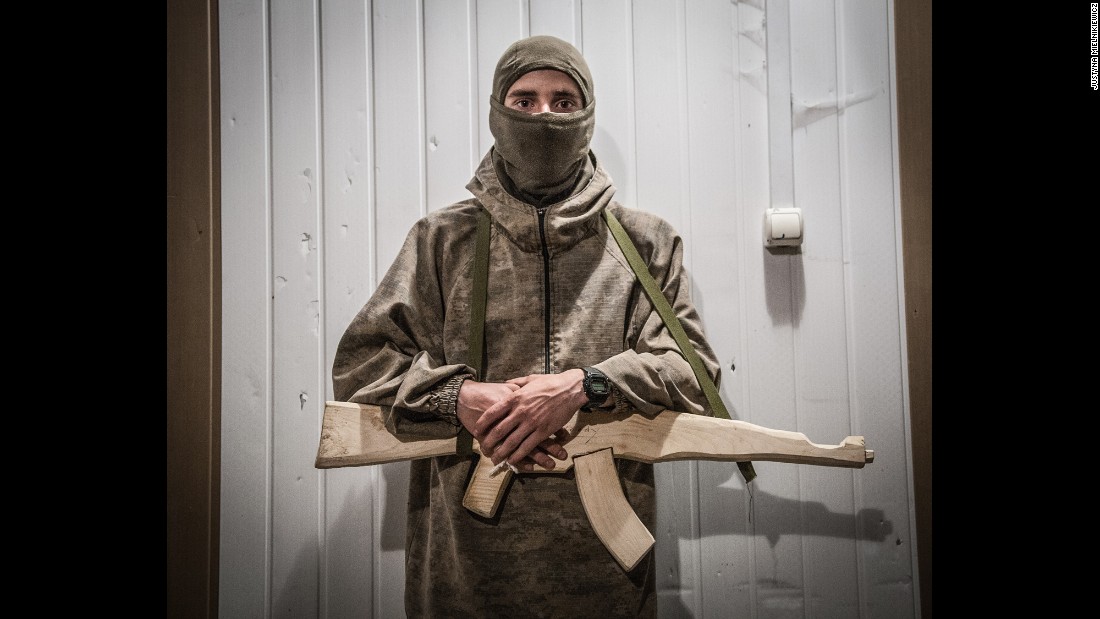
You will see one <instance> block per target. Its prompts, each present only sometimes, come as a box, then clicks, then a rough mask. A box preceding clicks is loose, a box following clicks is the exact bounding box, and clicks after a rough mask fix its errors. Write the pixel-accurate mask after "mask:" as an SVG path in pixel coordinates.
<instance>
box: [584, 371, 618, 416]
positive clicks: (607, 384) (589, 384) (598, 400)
mask: <svg viewBox="0 0 1100 619" xmlns="http://www.w3.org/2000/svg"><path fill="white" fill-rule="evenodd" d="M582 370H583V371H584V395H586V396H588V403H587V404H585V405H584V406H582V407H581V410H582V411H590V410H592V409H593V408H595V407H597V406H599V405H601V404H603V403H604V402H606V401H607V396H609V395H611V381H610V380H608V378H607V376H606V375H604V373H603V372H601V371H599V370H597V369H596V368H582Z"/></svg>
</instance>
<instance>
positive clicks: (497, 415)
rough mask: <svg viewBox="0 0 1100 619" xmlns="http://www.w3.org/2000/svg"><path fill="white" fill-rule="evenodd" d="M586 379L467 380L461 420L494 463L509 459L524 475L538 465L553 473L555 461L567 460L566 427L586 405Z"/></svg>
mask: <svg viewBox="0 0 1100 619" xmlns="http://www.w3.org/2000/svg"><path fill="white" fill-rule="evenodd" d="M583 378H584V373H583V372H582V371H581V370H578V369H573V370H567V371H565V372H562V373H561V374H531V375H529V376H523V377H520V378H513V379H511V380H508V381H505V382H503V383H480V382H477V381H474V380H466V381H464V382H463V383H462V388H461V389H460V390H459V392H458V419H459V421H461V422H462V425H463V426H465V428H466V429H467V430H469V432H470V434H472V435H473V437H474V438H476V439H477V441H478V445H479V447H480V449H481V453H482V454H483V455H486V456H488V457H489V458H490V459H491V460H492V461H493V464H500V463H501V462H503V461H504V460H507V461H508V462H509V463H510V464H512V465H513V466H515V467H516V468H518V469H519V470H521V471H531V470H533V469H534V465H535V464H538V465H540V466H542V467H544V468H548V469H552V468H554V464H555V463H554V460H553V458H557V459H558V460H564V459H565V458H567V457H568V453H567V452H566V451H565V447H563V446H562V443H563V442H565V440H566V439H567V438H568V436H566V432H565V430H564V429H563V428H564V426H565V424H566V423H567V422H568V421H569V420H570V419H571V418H572V417H573V415H574V414H575V413H576V412H577V410H578V409H579V408H580V407H581V406H582V405H583V404H584V403H585V402H586V401H587V398H586V397H585V395H584V389H583V387H582V386H581V382H582V380H583ZM551 456H553V458H551Z"/></svg>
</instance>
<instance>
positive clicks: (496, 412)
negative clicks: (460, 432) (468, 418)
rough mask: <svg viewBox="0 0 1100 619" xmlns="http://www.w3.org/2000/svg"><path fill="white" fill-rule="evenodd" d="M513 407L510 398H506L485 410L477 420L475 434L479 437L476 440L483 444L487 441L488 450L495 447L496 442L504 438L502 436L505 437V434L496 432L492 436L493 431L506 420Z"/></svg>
mask: <svg viewBox="0 0 1100 619" xmlns="http://www.w3.org/2000/svg"><path fill="white" fill-rule="evenodd" d="M513 405H514V401H513V400H512V399H511V398H508V397H506V398H504V399H503V400H501V401H499V402H497V403H496V404H493V405H492V406H490V407H489V408H487V409H485V412H484V413H482V414H481V417H479V418H478V420H477V425H476V429H477V433H478V435H480V436H479V438H478V440H480V441H481V442H482V443H483V444H485V443H486V441H488V445H487V446H488V447H489V448H490V449H491V448H492V447H493V446H494V445H496V443H497V442H498V441H500V440H501V439H502V438H504V436H506V435H507V432H505V433H501V432H497V433H495V434H494V430H496V428H497V426H498V425H499V424H500V422H501V421H502V420H505V419H507V418H508V414H509V413H511V412H512V406H513ZM508 431H509V432H510V431H511V429H510V428H508Z"/></svg>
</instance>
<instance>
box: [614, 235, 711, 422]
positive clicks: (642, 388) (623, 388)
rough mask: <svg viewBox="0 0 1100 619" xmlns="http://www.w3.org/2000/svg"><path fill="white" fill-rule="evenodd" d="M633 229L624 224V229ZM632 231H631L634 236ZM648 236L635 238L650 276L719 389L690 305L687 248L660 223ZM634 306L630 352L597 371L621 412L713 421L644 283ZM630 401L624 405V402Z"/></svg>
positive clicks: (701, 327) (702, 394) (699, 322)
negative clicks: (607, 380) (613, 391)
mask: <svg viewBox="0 0 1100 619" xmlns="http://www.w3.org/2000/svg"><path fill="white" fill-rule="evenodd" d="M627 225H628V224H627V223H626V222H624V227H626V226H627ZM630 229H631V228H627V230H630ZM647 232H649V233H648V234H638V232H637V231H632V232H631V237H632V238H633V239H635V244H636V246H637V247H638V251H639V253H640V254H641V255H642V257H643V258H644V259H646V262H647V264H648V265H649V270H650V273H651V274H652V275H653V278H654V280H655V281H656V282H657V284H658V286H660V288H661V290H662V291H663V292H664V295H665V298H666V299H668V301H669V304H670V305H671V306H672V309H673V311H674V313H675V314H676V316H677V318H678V319H679V321H680V325H681V326H682V327H683V329H684V332H685V333H686V334H687V336H688V339H689V340H690V341H691V343H692V345H693V346H694V347H695V351H696V352H697V353H698V354H699V357H700V359H702V361H703V365H704V367H705V368H706V371H707V374H709V375H710V377H711V379H712V380H713V381H714V383H715V386H718V385H720V381H721V368H720V366H719V363H718V359H717V356H716V355H715V353H714V350H713V349H712V348H711V346H710V344H709V343H708V342H707V339H706V337H705V335H704V333H703V325H702V321H701V320H700V318H699V314H698V312H697V311H696V309H695V305H694V304H693V303H692V300H691V283H690V280H689V277H688V274H687V272H686V271H685V269H684V267H683V242H682V240H681V238H680V237H679V235H678V234H676V232H675V230H673V229H672V227H671V226H669V225H668V224H667V223H665V222H663V221H659V222H658V223H657V224H656V225H654V226H652V227H651V229H650V230H649V231H647ZM635 295H637V296H636V298H635V299H634V300H633V303H632V306H633V308H634V310H633V311H632V313H631V317H630V322H629V327H628V333H627V349H626V350H625V351H623V352H622V353H620V354H617V355H615V356H613V357H611V358H609V359H607V360H605V361H603V362H601V363H599V364H597V365H596V366H595V367H596V368H597V369H599V370H600V371H602V372H603V373H604V374H606V375H607V376H608V378H610V379H611V382H612V383H613V384H614V386H615V389H616V390H617V391H618V392H619V393H616V394H615V396H616V400H618V401H617V402H616V409H619V408H620V407H622V406H624V405H632V406H633V407H634V408H635V409H637V410H638V411H640V412H641V413H643V414H645V415H648V416H652V415H656V414H657V413H660V412H661V411H662V410H665V409H668V410H673V411H677V412H684V413H694V414H702V415H713V414H714V413H713V411H711V410H710V405H709V404H708V403H707V398H706V394H705V393H704V391H703V388H702V386H701V385H700V384H699V381H698V380H697V379H696V377H695V372H694V371H693V370H692V369H691V364H689V363H688V361H687V359H686V358H685V357H684V356H683V354H681V352H680V348H679V346H678V345H677V344H676V339H675V338H674V337H673V336H672V333H671V332H670V331H669V330H668V328H667V327H666V326H665V324H664V321H663V320H662V319H661V315H660V314H658V313H657V310H656V309H655V308H654V306H653V304H652V303H650V301H649V298H648V297H647V296H646V294H645V291H644V290H643V289H642V286H641V284H640V283H639V284H638V285H637V286H635ZM624 400H625V401H624Z"/></svg>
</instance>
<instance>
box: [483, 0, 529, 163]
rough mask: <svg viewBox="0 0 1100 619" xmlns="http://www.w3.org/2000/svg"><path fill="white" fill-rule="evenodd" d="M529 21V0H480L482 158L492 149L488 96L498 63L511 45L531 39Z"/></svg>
mask: <svg viewBox="0 0 1100 619" xmlns="http://www.w3.org/2000/svg"><path fill="white" fill-rule="evenodd" d="M529 19H530V18H529V13H528V7H527V1H526V0H477V82H478V83H477V104H478V107H477V120H478V145H479V148H478V152H479V153H481V154H482V155H484V154H485V153H487V152H489V148H490V147H491V146H492V145H493V134H492V133H491V132H490V131H489V95H491V94H492V92H493V72H494V70H495V69H496V66H497V60H499V59H500V55H501V54H503V53H504V50H506V49H508V46H509V45H511V44H512V43H514V42H516V40H517V39H520V38H523V37H526V36H529V35H530V33H531V31H530V21H529Z"/></svg>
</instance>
